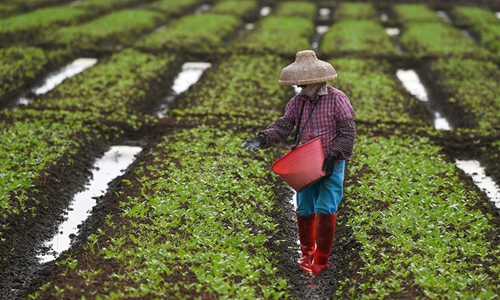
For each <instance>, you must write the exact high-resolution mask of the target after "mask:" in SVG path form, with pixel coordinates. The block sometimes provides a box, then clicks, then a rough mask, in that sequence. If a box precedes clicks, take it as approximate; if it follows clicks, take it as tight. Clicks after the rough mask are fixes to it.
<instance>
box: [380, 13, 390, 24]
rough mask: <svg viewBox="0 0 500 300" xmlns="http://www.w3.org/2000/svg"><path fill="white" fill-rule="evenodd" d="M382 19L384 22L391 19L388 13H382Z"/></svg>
mask: <svg viewBox="0 0 500 300" xmlns="http://www.w3.org/2000/svg"><path fill="white" fill-rule="evenodd" d="M380 21H382V22H384V23H385V22H387V21H389V16H388V15H387V14H386V13H383V14H381V15H380Z"/></svg>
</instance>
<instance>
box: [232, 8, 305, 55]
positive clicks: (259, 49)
mask: <svg viewBox="0 0 500 300" xmlns="http://www.w3.org/2000/svg"><path fill="white" fill-rule="evenodd" d="M313 34H314V24H313V23H312V21H311V20H308V19H306V18H301V17H280V16H271V17H267V18H265V19H263V20H262V21H261V22H259V23H258V24H257V26H256V28H255V29H253V30H252V31H249V32H246V33H245V34H244V35H243V36H241V38H240V39H239V40H238V41H237V42H236V43H235V44H234V46H235V48H236V49H237V50H238V51H240V52H245V53H267V54H284V55H295V54H296V53H297V51H298V50H297V49H302V50H303V49H309V48H310V46H311V45H310V43H309V39H310V37H312V35H313Z"/></svg>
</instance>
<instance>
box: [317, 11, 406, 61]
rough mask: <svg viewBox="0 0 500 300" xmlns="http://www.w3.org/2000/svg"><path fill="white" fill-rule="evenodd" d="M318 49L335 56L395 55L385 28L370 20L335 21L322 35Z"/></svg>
mask: <svg viewBox="0 0 500 300" xmlns="http://www.w3.org/2000/svg"><path fill="white" fill-rule="evenodd" d="M320 51H321V52H322V53H324V54H328V55H335V56H338V55H364V56H377V55H378V56H380V55H385V56H389V55H390V56H396V55H397V52H396V49H395V47H394V45H393V44H392V42H391V40H390V39H389V36H388V35H387V34H386V33H385V29H384V28H383V27H382V26H381V25H380V24H378V23H377V22H375V21H370V20H346V21H340V22H337V23H335V24H334V25H333V26H332V27H331V28H330V30H329V31H328V32H327V33H326V34H325V36H324V37H323V41H322V43H321V45H320Z"/></svg>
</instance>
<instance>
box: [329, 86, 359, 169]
mask: <svg viewBox="0 0 500 300" xmlns="http://www.w3.org/2000/svg"><path fill="white" fill-rule="evenodd" d="M354 117H355V113H354V109H353V108H352V105H351V101H350V100H349V98H348V97H347V96H346V95H345V94H344V93H343V92H341V91H338V94H337V97H336V99H335V120H336V121H337V126H336V130H337V136H336V137H335V140H334V141H333V147H332V150H331V151H330V155H331V156H332V157H333V158H334V159H335V160H348V159H349V157H350V156H351V155H352V151H353V148H354V140H355V138H356V123H355V122H354Z"/></svg>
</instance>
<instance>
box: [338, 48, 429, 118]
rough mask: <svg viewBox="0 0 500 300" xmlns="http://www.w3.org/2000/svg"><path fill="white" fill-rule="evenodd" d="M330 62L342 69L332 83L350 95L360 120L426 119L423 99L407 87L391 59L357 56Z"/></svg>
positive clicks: (339, 69)
mask: <svg viewBox="0 0 500 300" xmlns="http://www.w3.org/2000/svg"><path fill="white" fill-rule="evenodd" d="M329 62H330V63H331V64H332V65H333V66H334V68H335V69H336V70H337V73H338V79H336V81H334V82H332V84H333V86H335V87H338V88H339V89H341V90H342V91H344V92H345V93H346V95H347V96H348V97H349V98H350V100H351V103H352V105H353V107H354V110H355V111H356V119H357V120H360V121H365V122H402V123H412V124H419V123H420V124H423V123H424V117H423V116H422V115H421V113H420V112H421V103H419V101H418V100H417V99H415V98H413V97H412V96H411V95H410V94H409V93H408V92H407V91H406V90H405V89H404V87H403V85H402V84H401V83H400V82H399V81H398V79H397V78H396V77H395V75H394V72H393V71H392V68H391V65H390V64H389V63H388V62H386V61H380V60H374V59H357V58H340V59H332V60H330V61H329Z"/></svg>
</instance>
